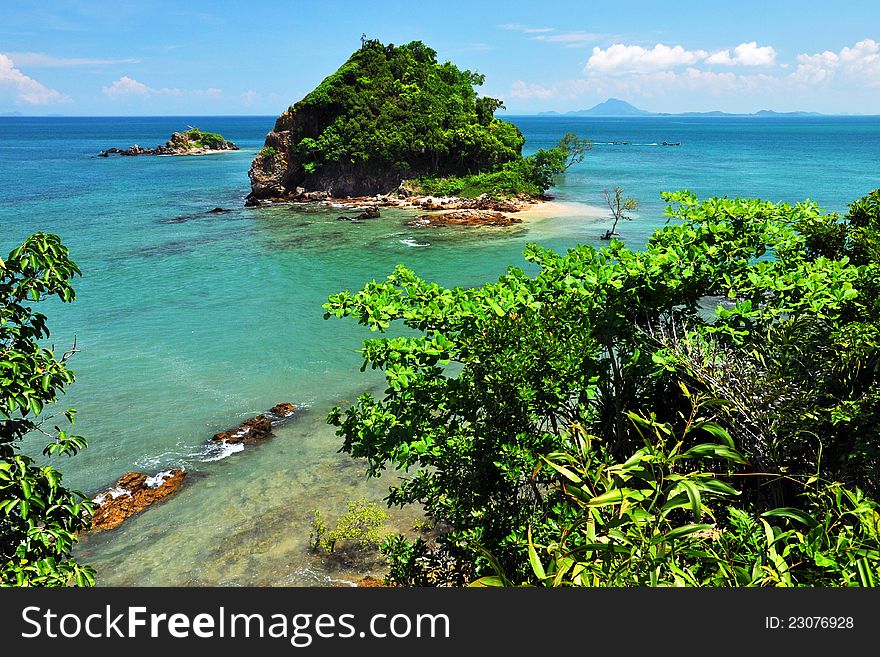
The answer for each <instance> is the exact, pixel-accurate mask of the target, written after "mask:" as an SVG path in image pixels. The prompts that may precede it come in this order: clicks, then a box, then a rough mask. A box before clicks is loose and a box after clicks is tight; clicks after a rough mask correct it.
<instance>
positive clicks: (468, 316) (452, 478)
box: [325, 191, 880, 586]
mask: <svg viewBox="0 0 880 657" xmlns="http://www.w3.org/2000/svg"><path fill="white" fill-rule="evenodd" d="M664 196H665V198H666V200H667V202H668V203H669V206H668V208H667V215H668V217H669V218H670V219H671V220H674V221H671V222H670V223H669V224H668V225H667V226H666V227H664V228H661V229H659V230H657V231H656V233H655V234H654V235H653V237H652V238H651V239H650V241H649V243H648V245H647V247H646V248H645V249H644V250H641V251H634V250H631V249H628V248H627V247H626V246H625V245H624V244H623V243H622V242H620V241H617V240H612V241H611V242H610V244H609V245H608V246H606V247H604V248H602V249H595V248H593V247H591V246H586V245H584V246H578V247H576V248H573V249H570V250H569V251H568V252H567V253H565V254H562V255H560V254H556V253H553V252H551V251H549V250H547V249H542V248H538V247H537V246H534V245H532V246H529V247H528V248H527V250H526V253H525V255H526V259H527V260H528V261H530V262H533V263H535V264H537V265H538V266H539V267H540V272H539V273H538V274H537V275H535V276H527V275H526V274H525V273H524V272H523V271H522V270H520V269H516V268H511V269H509V271H508V272H507V273H506V274H505V275H504V276H502V277H501V278H500V279H499V280H498V281H497V282H495V283H491V284H488V285H486V286H484V287H482V288H478V289H462V288H444V287H441V286H439V285H437V284H436V283H431V282H429V281H425V280H423V279H421V278H419V277H418V276H417V275H416V274H415V273H414V272H412V271H409V270H407V269H405V268H403V267H399V268H398V269H396V270H395V271H394V272H393V273H392V274H391V275H390V276H389V277H388V279H387V280H384V281H374V282H370V283H368V284H367V285H366V286H365V287H364V288H363V289H362V290H361V291H359V292H356V293H351V292H341V293H339V294H335V295H333V296H331V297H330V299H329V301H328V303H327V304H326V305H325V308H326V310H327V314H326V315H325V316H327V317H331V316H335V317H352V318H355V319H356V320H357V321H358V322H360V323H361V324H364V325H366V326H369V327H370V328H371V329H372V330H374V331H378V332H384V331H386V330H387V329H389V328H390V327H391V326H392V325H393V324H396V323H402V324H404V325H406V326H407V327H409V328H410V329H411V330H413V331H415V332H416V335H414V336H399V337H379V338H377V339H372V340H368V341H366V342H365V343H364V347H363V355H364V360H365V366H371V367H374V368H379V369H381V370H383V371H384V372H385V376H386V380H387V384H388V387H387V390H386V391H385V394H384V396H382V397H381V398H376V397H374V396H373V395H371V394H364V395H363V396H362V397H361V398H360V399H358V400H357V401H356V402H355V403H354V404H352V405H351V406H350V407H349V408H347V409H345V410H343V409H339V408H337V409H335V410H334V411H333V412H332V413H331V414H330V416H329V421H330V422H331V423H332V424H333V425H335V426H336V427H337V428H338V433H339V435H340V436H341V438H342V441H343V442H342V449H343V450H344V451H345V452H348V453H350V454H351V455H353V456H355V457H362V458H365V459H366V460H367V463H368V464H369V473H370V474H372V475H378V474H380V473H381V472H382V471H383V470H384V469H386V468H394V469H398V470H400V471H403V473H404V474H403V477H402V479H400V480H399V483H396V484H394V485H393V486H392V488H391V492H390V495H389V497H388V501H389V503H390V504H395V505H408V504H414V503H417V504H421V505H423V507H424V509H425V513H426V514H427V515H428V516H429V517H430V518H432V519H433V520H434V521H437V522H439V523H441V526H445V527H448V528H449V530H448V532H447V533H445V534H444V535H443V538H442V539H441V543H440V547H439V548H435V549H428V547H427V546H426V545H425V544H424V543H423V542H421V541H417V542H416V543H409V542H407V541H404V540H402V539H395V540H393V541H389V543H388V544H387V545H386V552H387V553H388V555H389V557H390V560H391V561H390V563H391V570H390V575H389V576H390V577H391V579H392V580H394V581H396V582H399V583H404V584H407V583H410V584H411V583H417V584H424V583H426V582H428V581H429V578H428V575H427V574H426V570H425V568H424V565H425V564H431V563H432V559H433V560H434V562H437V561H438V560H439V561H441V562H443V563H448V562H450V560H451V561H452V562H453V563H454V568H453V570H454V571H456V572H458V573H460V574H461V577H462V579H463V580H470V579H473V578H474V577H478V576H482V578H481V579H479V580H478V581H479V582H482V583H490V584H498V583H517V582H528V583H533V584H535V583H538V584H546V585H560V584H575V585H614V586H622V585H659V584H686V585H700V586H709V585H816V586H840V585H863V586H870V585H873V584H874V583H875V582H876V581H877V578H878V577H880V526H878V523H877V519H878V518H880V513H878V512H880V507H878V504H877V502H876V500H877V495H878V492H880V480H878V477H877V473H878V472H880V470H878V466H880V433H878V426H880V397H878V392H877V391H878V390H880V386H878V384H880V328H878V327H880V285H878V283H877V281H878V280H880V271H878V268H880V263H878V259H877V255H878V251H877V249H878V244H880V230H878V229H880V202H878V199H880V195H878V192H877V191H874V192H871V194H869V195H868V196H866V197H865V198H864V199H861V200H859V201H856V202H855V203H853V204H852V205H851V207H850V211H849V213H848V215H847V216H846V217H843V218H841V217H840V216H838V215H836V214H834V213H825V212H823V211H822V210H821V209H820V208H819V207H818V206H816V205H815V204H814V203H811V202H804V203H800V204H797V205H788V204H784V203H771V202H766V201H761V200H755V199H739V198H737V199H728V198H711V199H707V200H702V201H701V200H699V199H697V198H696V197H695V196H694V195H693V194H691V193H689V192H676V193H670V194H666V195H664ZM434 570H435V571H436V569H434Z"/></svg>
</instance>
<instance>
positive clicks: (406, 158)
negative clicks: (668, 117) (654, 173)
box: [246, 38, 579, 221]
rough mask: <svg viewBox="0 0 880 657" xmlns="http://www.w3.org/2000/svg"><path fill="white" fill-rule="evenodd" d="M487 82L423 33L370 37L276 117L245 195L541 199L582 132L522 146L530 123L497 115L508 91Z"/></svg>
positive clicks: (509, 203) (489, 206) (472, 203)
mask: <svg viewBox="0 0 880 657" xmlns="http://www.w3.org/2000/svg"><path fill="white" fill-rule="evenodd" d="M483 81H484V76H482V75H480V74H478V73H473V72H471V71H468V70H462V69H459V68H458V67H457V66H455V65H454V64H452V63H451V62H445V63H442V64H441V63H439V62H438V61H437V53H436V51H434V50H433V49H431V48H429V47H428V46H426V45H425V44H424V43H422V42H421V41H413V42H411V43H408V44H405V45H402V46H395V45H393V44H388V45H385V44H382V43H380V42H379V41H377V40H371V39H366V38H365V39H363V40H362V43H361V47H360V48H359V49H358V50H357V51H355V52H354V53H353V54H352V55H351V56H350V57H349V58H348V60H347V61H346V62H345V63H344V64H343V65H342V66H341V67H340V68H339V69H338V70H337V71H336V72H334V73H332V74H331V75H329V76H328V77H327V78H325V79H324V80H323V81H322V82H321V83H320V84H319V85H318V86H317V87H316V88H315V89H314V90H313V91H311V92H310V93H309V94H307V95H306V96H305V97H304V98H303V99H302V100H300V101H299V102H297V103H296V104H294V105H292V106H291V107H290V108H288V109H287V111H285V112H284V113H283V114H282V115H281V116H279V117H278V119H277V120H276V122H275V126H274V128H273V129H272V131H271V132H269V134H268V135H267V136H266V140H265V145H264V146H263V148H262V150H260V152H259V153H257V156H256V157H255V158H254V160H253V162H252V164H251V168H250V171H249V173H248V175H249V177H250V180H251V193H250V194H249V195H248V197H247V201H246V204H247V205H249V206H256V205H260V204H263V203H267V202H277V201H286V202H290V201H325V202H326V201H327V200H328V199H334V200H337V201H341V202H345V200H346V199H347V198H348V199H354V201H350V203H354V202H357V199H361V200H362V201H363V200H364V199H365V198H366V197H371V199H370V200H371V202H372V203H373V204H375V205H377V206H381V205H399V204H401V203H405V204H410V205H413V204H415V205H419V206H422V207H425V203H424V202H423V200H420V199H419V197H420V196H421V197H422V198H424V197H428V199H427V203H428V204H429V205H434V202H435V200H434V197H442V198H443V205H444V208H448V209H450V210H452V209H455V210H461V209H472V210H479V211H481V212H492V211H496V210H498V209H500V208H499V207H495V206H496V204H500V206H503V209H501V211H502V212H510V211H515V209H516V208H517V207H519V206H520V205H523V204H525V205H528V204H530V203H533V202H535V201H536V200H539V199H540V196H541V194H542V193H543V192H544V191H545V190H546V189H547V188H548V187H550V185H551V184H552V179H553V175H555V174H556V173H561V172H562V171H563V170H564V168H565V165H566V161H567V159H566V158H567V156H568V155H569V154H570V153H573V152H574V150H573V149H576V147H577V146H578V144H579V142H578V141H577V139H574V138H570V139H568V140H566V141H563V142H561V143H560V146H559V147H557V148H552V149H549V150H540V151H538V152H537V153H535V154H533V155H531V156H529V157H523V155H522V147H523V144H524V143H525V138H524V137H523V134H522V132H520V130H519V128H518V127H516V126H515V125H514V124H512V123H509V122H507V121H502V120H500V119H498V118H495V116H494V113H495V111H496V110H498V109H500V108H503V107H504V105H503V103H502V101H500V100H497V99H495V98H490V97H488V96H479V95H478V94H477V92H476V91H475V87H477V86H479V85H481V84H482V83H483ZM400 199H404V200H403V201H400ZM462 199H465V200H462ZM511 208H513V210H512V209H511ZM373 214H375V213H373ZM471 219H474V221H479V219H480V218H479V217H470V216H469V217H468V220H469V221H470V220H471ZM485 219H486V220H487V221H489V220H491V221H497V217H491V216H490V215H486V217H485Z"/></svg>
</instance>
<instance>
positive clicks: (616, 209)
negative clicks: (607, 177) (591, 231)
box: [602, 185, 639, 240]
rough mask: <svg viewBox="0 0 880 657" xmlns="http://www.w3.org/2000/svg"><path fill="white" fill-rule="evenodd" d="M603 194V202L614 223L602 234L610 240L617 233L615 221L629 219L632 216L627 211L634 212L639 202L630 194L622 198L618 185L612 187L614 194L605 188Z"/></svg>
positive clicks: (621, 191) (603, 237) (621, 190)
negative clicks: (609, 211)
mask: <svg viewBox="0 0 880 657" xmlns="http://www.w3.org/2000/svg"><path fill="white" fill-rule="evenodd" d="M604 194H605V203H606V204H607V205H608V209H609V210H611V216H612V217H613V218H614V223H613V224H612V225H611V228H610V229H608V231H606V233H605V234H604V235H603V236H602V239H603V240H610V239H611V238H612V237H613V236H614V235H617V234H618V233H617V222H619V221H620V220H621V219H626V220H627V221H629V220H631V219H632V217H631V216H629V215H628V214H626V213H627V212H635V211H636V210H638V209H639V202H638V201H637V200H636V199H634V198H633V197H632V196H627V197H626V198H623V188H622V187H620V186H619V185H618V186H617V187H615V188H614V194H613V195H612V193H611V192H610V191H608V190H607V189H606V190H604Z"/></svg>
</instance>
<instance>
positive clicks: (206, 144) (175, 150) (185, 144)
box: [98, 126, 238, 157]
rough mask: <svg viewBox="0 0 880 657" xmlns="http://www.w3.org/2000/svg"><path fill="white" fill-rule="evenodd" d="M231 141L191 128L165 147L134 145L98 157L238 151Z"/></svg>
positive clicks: (171, 139)
mask: <svg viewBox="0 0 880 657" xmlns="http://www.w3.org/2000/svg"><path fill="white" fill-rule="evenodd" d="M237 150H238V146H236V145H235V144H234V143H233V142H231V141H226V139H224V138H223V135H218V134H217V133H216V132H202V131H201V130H199V129H198V128H193V127H191V126H190V128H189V129H188V130H187V131H186V132H175V133H173V134H172V135H171V138H170V139H169V140H168V141H166V142H165V145H164V146H163V145H161V144H157V145H156V148H144V147H143V146H138V145H137V144H134V145H133V146H129V147H128V148H127V149H125V150H123V149H121V148H108V149H106V150H103V151H101V152H100V153H98V157H110V156H111V155H124V156H132V155H206V154H208V153H217V152H220V151H237Z"/></svg>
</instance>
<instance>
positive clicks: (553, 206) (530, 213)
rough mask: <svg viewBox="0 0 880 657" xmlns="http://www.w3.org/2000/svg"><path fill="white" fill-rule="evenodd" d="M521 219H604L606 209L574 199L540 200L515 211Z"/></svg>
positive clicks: (606, 215)
mask: <svg viewBox="0 0 880 657" xmlns="http://www.w3.org/2000/svg"><path fill="white" fill-rule="evenodd" d="M516 216H517V217H519V218H520V219H523V220H531V219H549V218H551V217H552V218H566V217H571V218H577V219H605V218H607V217H608V210H607V209H605V208H600V207H598V206H596V205H588V204H586V203H577V202H575V201H555V200H554V201H541V202H539V203H535V204H533V205H531V206H529V207H528V208H525V209H524V210H520V211H519V212H517V213H516Z"/></svg>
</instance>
